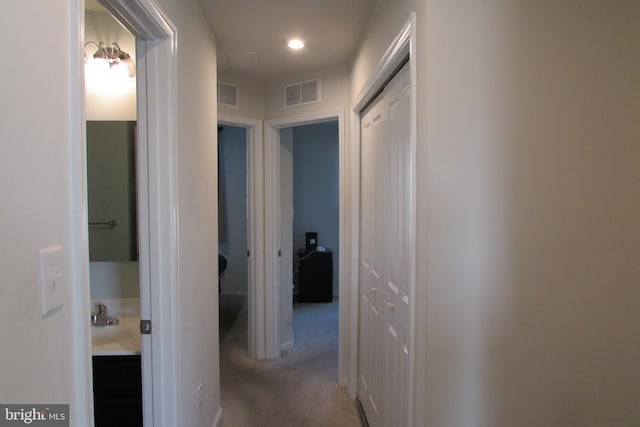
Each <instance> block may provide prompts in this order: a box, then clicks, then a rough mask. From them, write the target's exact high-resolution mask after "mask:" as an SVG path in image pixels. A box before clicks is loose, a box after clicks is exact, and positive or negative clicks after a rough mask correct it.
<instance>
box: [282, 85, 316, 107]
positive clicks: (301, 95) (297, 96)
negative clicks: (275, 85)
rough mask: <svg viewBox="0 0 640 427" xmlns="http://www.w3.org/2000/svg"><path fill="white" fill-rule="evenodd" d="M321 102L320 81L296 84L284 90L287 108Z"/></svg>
mask: <svg viewBox="0 0 640 427" xmlns="http://www.w3.org/2000/svg"><path fill="white" fill-rule="evenodd" d="M317 102H320V79H316V80H307V81H305V82H300V83H295V84H292V85H288V86H285V88H284V105H285V107H299V106H302V105H308V104H315V103H317Z"/></svg>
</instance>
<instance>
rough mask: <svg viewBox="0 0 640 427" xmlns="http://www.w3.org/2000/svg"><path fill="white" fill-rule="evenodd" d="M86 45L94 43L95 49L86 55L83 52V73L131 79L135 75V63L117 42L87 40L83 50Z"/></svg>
mask: <svg viewBox="0 0 640 427" xmlns="http://www.w3.org/2000/svg"><path fill="white" fill-rule="evenodd" d="M88 45H95V46H96V48H97V50H96V51H95V53H94V54H93V55H92V56H91V57H88V56H87V54H86V52H85V61H84V62H85V73H87V74H89V73H91V74H94V75H95V76H94V77H97V76H103V77H107V78H109V79H119V80H125V79H132V78H134V77H135V76H136V64H135V62H134V61H133V59H132V58H131V56H130V55H129V54H128V53H127V52H125V51H124V50H122V49H120V46H118V43H116V42H113V43H111V44H110V45H108V44H106V43H105V42H102V41H101V42H98V43H96V42H93V41H89V42H86V43H85V44H84V48H85V51H86V49H87V46H88Z"/></svg>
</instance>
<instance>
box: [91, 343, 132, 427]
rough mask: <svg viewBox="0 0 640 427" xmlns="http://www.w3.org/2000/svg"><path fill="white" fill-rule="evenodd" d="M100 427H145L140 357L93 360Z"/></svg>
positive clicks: (94, 388)
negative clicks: (143, 426)
mask: <svg viewBox="0 0 640 427" xmlns="http://www.w3.org/2000/svg"><path fill="white" fill-rule="evenodd" d="M93 405H94V419H95V426H96V427H113V426H118V427H142V370H141V365H140V356H139V355H137V356H93Z"/></svg>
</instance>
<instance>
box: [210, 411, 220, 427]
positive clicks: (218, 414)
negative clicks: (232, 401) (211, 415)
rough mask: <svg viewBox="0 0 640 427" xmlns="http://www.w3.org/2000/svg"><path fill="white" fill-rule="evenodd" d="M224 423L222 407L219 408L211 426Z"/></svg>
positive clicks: (215, 426) (214, 426) (218, 426)
mask: <svg viewBox="0 0 640 427" xmlns="http://www.w3.org/2000/svg"><path fill="white" fill-rule="evenodd" d="M221 425H222V407H220V408H218V413H217V414H216V418H215V419H214V420H213V424H211V427H220V426H221Z"/></svg>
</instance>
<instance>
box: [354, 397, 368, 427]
mask: <svg viewBox="0 0 640 427" xmlns="http://www.w3.org/2000/svg"><path fill="white" fill-rule="evenodd" d="M356 409H358V418H360V425H361V426H362V427H369V422H368V421H367V415H366V414H365V413H364V408H363V407H362V402H360V399H356Z"/></svg>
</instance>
